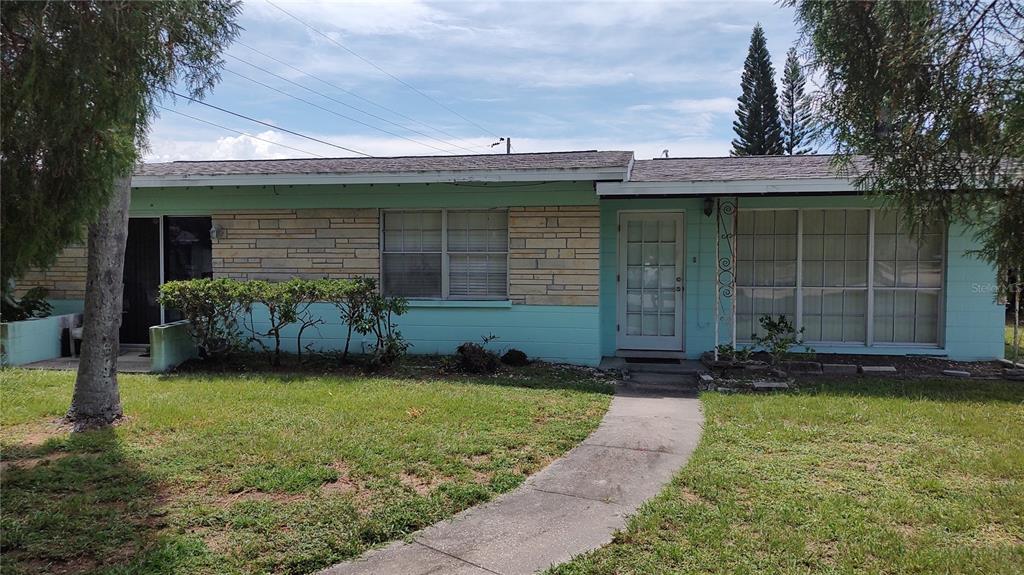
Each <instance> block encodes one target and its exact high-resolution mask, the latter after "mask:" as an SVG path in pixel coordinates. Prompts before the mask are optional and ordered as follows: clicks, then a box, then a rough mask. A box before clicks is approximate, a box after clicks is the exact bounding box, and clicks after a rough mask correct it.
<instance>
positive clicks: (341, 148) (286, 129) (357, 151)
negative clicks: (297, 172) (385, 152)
mask: <svg viewBox="0 0 1024 575" xmlns="http://www.w3.org/2000/svg"><path fill="white" fill-rule="evenodd" d="M167 93H168V94H173V95H174V96H177V97H179V98H185V99H186V100H188V101H189V102H194V103H196V104H199V105H202V106H206V107H207V108H213V109H214V110H219V111H221V112H224V113H225V114H231V115H232V116H235V117H238V118H242V119H245V120H249V121H250V122H256V123H257V124H261V125H263V126H267V127H268V128H274V129H275V130H281V131H282V132H287V133H289V134H291V135H293V136H298V137H300V138H305V139H307V140H310V141H312V142H317V143H318V144H324V145H327V146H331V147H332V148H338V149H339V150H345V151H346V152H352V153H353V154H359V155H360V156H366V157H367V158H372V157H373V156H371V155H370V154H367V153H366V152H360V151H359V150H353V149H352V148H346V147H345V146H340V145H338V144H332V143H330V142H327V141H324V140H321V139H319V138H314V137H313V136H307V135H306V134H302V133H300V132H296V131H294V130H289V129H288V128H282V127H281V126H275V125H273V124H270V123H268V122H264V121H263V120H257V119H256V118H252V117H249V116H246V115H245V114H239V113H238V112H232V111H231V110H227V109H225V108H221V107H220V106H214V105H213V104H208V103H206V102H203V101H202V100H196V99H195V98H193V97H191V96H186V95H184V94H179V93H177V92H175V91H174V90H168V91H167Z"/></svg>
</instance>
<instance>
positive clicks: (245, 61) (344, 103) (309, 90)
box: [228, 54, 475, 154]
mask: <svg viewBox="0 0 1024 575" xmlns="http://www.w3.org/2000/svg"><path fill="white" fill-rule="evenodd" d="M228 57H230V58H233V59H235V60H238V61H239V62H241V63H243V64H246V65H248V66H251V67H253V68H256V69H257V70H259V71H261V72H264V73H266V74H270V75H271V76H273V77H275V78H278V79H280V80H284V81H285V82H288V83H289V84H292V85H294V86H298V87H299V88H302V89H303V90H306V91H307V92H310V93H312V94H316V95H317V96H320V97H321V98H326V99H328V100H330V101H332V102H336V103H338V104H341V105H342V106H345V107H346V108H351V109H353V110H355V111H357V112H359V113H362V114H366V115H367V116H370V117H372V118H376V119H378V120H380V121H382V122H387V123H388V124H391V125H393V126H396V127H398V128H401V129H403V130H409V131H410V132H413V133H415V134H419V135H421V136H423V137H424V138H430V139H431V140H434V141H436V142H440V143H442V144H444V145H446V146H453V147H456V148H460V149H462V150H466V151H467V152H469V153H471V154H473V153H475V152H474V151H473V150H470V149H469V148H463V147H462V146H460V145H458V144H452V143H451V142H446V141H444V140H441V139H439V138H435V137H434V136H431V135H430V134H426V133H424V132H420V131H419V130H415V129H413V128H410V127H408V126H403V125H402V124H399V123H397V122H392V121H391V120H389V119H387V118H385V117H383V116H378V115H377V114H374V113H372V112H367V111H366V110H363V109H362V108H358V107H356V106H353V105H351V104H349V103H347V102H344V101H342V100H338V99H337V98H332V97H331V96H329V95H327V94H324V93H323V92H319V91H317V90H314V89H312V88H308V87H306V86H303V85H302V84H299V83H298V82H295V81H294V80H290V79H288V78H286V77H284V76H282V75H280V74H277V73H275V72H271V71H270V70H267V69H266V68H263V67H261V66H258V65H256V64H253V63H252V62H249V61H248V60H244V59H242V58H239V57H238V56H232V55H231V54H228ZM232 73H235V72H232ZM239 75H240V74H239ZM346 117H347V116H346ZM356 121H358V120H356ZM363 125H364V126H370V124H363ZM370 127H371V128H374V129H377V130H380V128H377V127H376V126H370ZM381 131H383V130H381ZM387 133H389V134H392V135H394V134H393V133H392V132H387ZM413 141H416V140H413ZM424 145H427V144H424ZM434 149H435V150H439V149H440V148H434ZM442 151H444V152H448V153H452V152H451V150H442Z"/></svg>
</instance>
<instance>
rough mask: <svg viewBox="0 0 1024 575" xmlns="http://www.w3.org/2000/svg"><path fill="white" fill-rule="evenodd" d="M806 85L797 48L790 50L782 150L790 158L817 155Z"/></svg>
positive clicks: (784, 79) (784, 75)
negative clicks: (812, 140) (813, 141)
mask: <svg viewBox="0 0 1024 575" xmlns="http://www.w3.org/2000/svg"><path fill="white" fill-rule="evenodd" d="M806 83H807V78H806V77H804V72H803V70H802V69H801V68H800V60H799V59H798V58H797V55H796V48H790V49H789V52H787V53H786V66H785V67H784V68H783V70H782V147H783V151H784V152H785V153H786V154H788V155H790V156H793V155H800V154H813V153H814V152H815V150H814V148H813V147H811V137H812V136H811V114H810V105H809V103H808V101H807V95H806V94H805V93H804V85H805V84H806Z"/></svg>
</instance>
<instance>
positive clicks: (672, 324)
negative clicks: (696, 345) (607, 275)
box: [617, 212, 684, 351]
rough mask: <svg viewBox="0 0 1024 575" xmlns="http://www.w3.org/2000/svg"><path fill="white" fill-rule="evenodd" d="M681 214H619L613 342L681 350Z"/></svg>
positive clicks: (632, 347)
mask: <svg viewBox="0 0 1024 575" xmlns="http://www.w3.org/2000/svg"><path fill="white" fill-rule="evenodd" d="M683 221H684V220H683V214H682V213H681V212H643V213H622V214H620V219H619V254H620V255H621V257H620V258H619V274H618V278H619V281H618V285H619V289H618V297H619V304H618V308H619V313H618V318H619V321H618V342H617V343H618V347H619V349H622V350H644V351H682V350H683V225H684V224H683Z"/></svg>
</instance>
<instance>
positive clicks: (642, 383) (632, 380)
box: [622, 372, 697, 390]
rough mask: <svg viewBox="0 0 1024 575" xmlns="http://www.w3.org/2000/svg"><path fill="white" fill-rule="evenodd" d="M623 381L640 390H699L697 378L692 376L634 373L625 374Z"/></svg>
mask: <svg viewBox="0 0 1024 575" xmlns="http://www.w3.org/2000/svg"><path fill="white" fill-rule="evenodd" d="M622 381H623V382H624V383H625V384H626V385H628V386H630V387H632V388H638V389H652V390H693V389H697V377H696V376H695V375H692V374H680V373H652V372H632V373H628V374H624V375H623V378H622Z"/></svg>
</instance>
